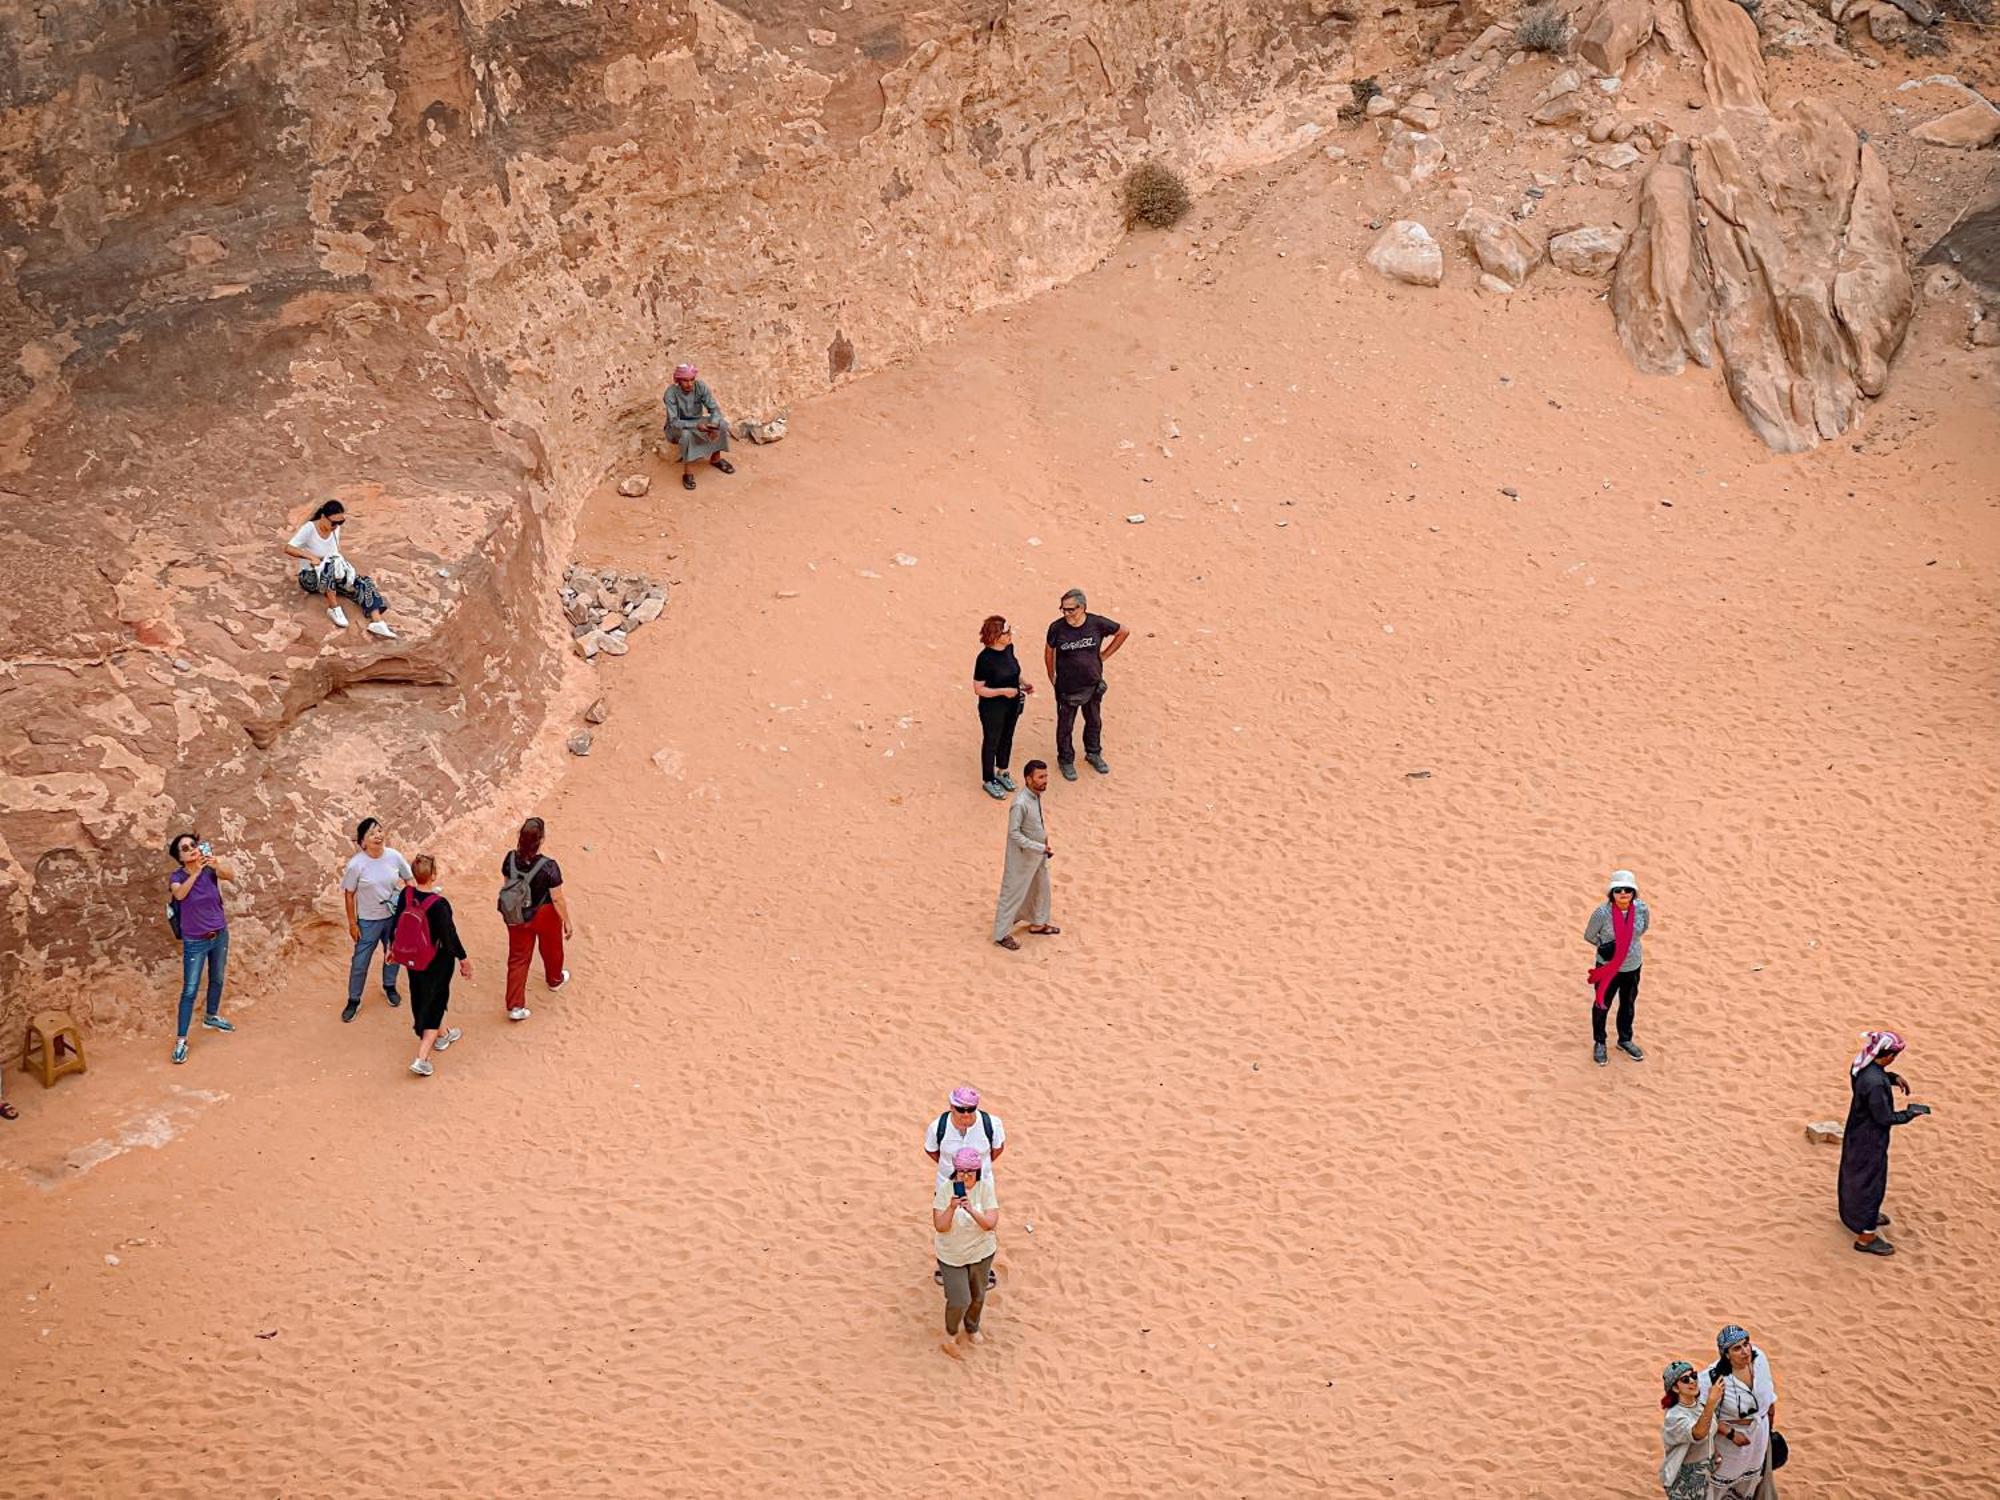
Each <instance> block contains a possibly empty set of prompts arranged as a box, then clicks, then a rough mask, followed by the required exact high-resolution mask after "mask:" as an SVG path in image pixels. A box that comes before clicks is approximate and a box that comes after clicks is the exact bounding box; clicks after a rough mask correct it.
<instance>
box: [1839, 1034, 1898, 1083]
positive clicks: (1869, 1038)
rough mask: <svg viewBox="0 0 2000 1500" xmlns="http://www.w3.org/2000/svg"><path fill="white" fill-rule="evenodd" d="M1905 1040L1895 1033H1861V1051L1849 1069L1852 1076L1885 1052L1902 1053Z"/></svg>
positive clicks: (1855, 1056)
mask: <svg viewBox="0 0 2000 1500" xmlns="http://www.w3.org/2000/svg"><path fill="white" fill-rule="evenodd" d="M1902 1050H1903V1039H1902V1038H1901V1037H1899V1036H1897V1035H1896V1033H1895V1032H1893V1031H1864V1032H1862V1033H1861V1050H1860V1051H1859V1052H1857V1053H1855V1054H1854V1064H1853V1066H1851V1067H1850V1068H1848V1070H1847V1071H1848V1072H1849V1073H1850V1074H1853V1073H1859V1072H1860V1071H1861V1070H1862V1069H1863V1068H1865V1067H1867V1066H1868V1065H1869V1064H1870V1063H1872V1062H1873V1061H1875V1059H1876V1058H1878V1057H1880V1056H1881V1055H1882V1054H1883V1053H1885V1052H1901V1051H1902Z"/></svg>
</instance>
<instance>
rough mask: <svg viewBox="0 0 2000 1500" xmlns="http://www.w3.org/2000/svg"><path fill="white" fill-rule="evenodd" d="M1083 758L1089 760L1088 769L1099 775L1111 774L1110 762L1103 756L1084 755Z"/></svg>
mask: <svg viewBox="0 0 2000 1500" xmlns="http://www.w3.org/2000/svg"><path fill="white" fill-rule="evenodd" d="M1084 759H1085V760H1087V761H1089V762H1090V769H1091V770H1093V771H1095V772H1096V773H1097V774H1098V775H1099V776H1109V775H1110V774H1111V762H1110V761H1108V760H1106V759H1105V758H1104V757H1103V756H1101V755H1086V756H1084Z"/></svg>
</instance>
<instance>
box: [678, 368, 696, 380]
mask: <svg viewBox="0 0 2000 1500" xmlns="http://www.w3.org/2000/svg"><path fill="white" fill-rule="evenodd" d="M700 373H701V372H700V371H699V370H697V369H696V368H695V367H694V366H693V365H685V364H683V365H675V366H674V379H676V380H692V379H694V378H695V376H697V375H699V374H700Z"/></svg>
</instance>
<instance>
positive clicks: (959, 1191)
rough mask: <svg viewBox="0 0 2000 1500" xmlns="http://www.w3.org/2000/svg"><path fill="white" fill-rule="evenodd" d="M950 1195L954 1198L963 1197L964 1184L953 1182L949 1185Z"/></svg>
mask: <svg viewBox="0 0 2000 1500" xmlns="http://www.w3.org/2000/svg"><path fill="white" fill-rule="evenodd" d="M951 1195H952V1197H954V1198H963V1197H964V1196H965V1184H964V1183H962V1182H954V1183H953V1184H952V1185H951Z"/></svg>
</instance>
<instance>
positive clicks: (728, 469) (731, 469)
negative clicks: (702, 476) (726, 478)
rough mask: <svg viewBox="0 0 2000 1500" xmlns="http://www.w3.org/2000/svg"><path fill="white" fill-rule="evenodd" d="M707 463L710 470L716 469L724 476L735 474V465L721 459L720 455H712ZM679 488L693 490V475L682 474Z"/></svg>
mask: <svg viewBox="0 0 2000 1500" xmlns="http://www.w3.org/2000/svg"><path fill="white" fill-rule="evenodd" d="M708 462H709V466H710V467H711V468H716V469H720V470H722V472H723V473H725V474H734V473H735V472H736V465H735V464H733V463H731V462H730V461H729V460H728V459H726V458H724V457H723V456H722V455H721V454H720V453H718V454H715V455H714V456H713V457H711V458H710V459H709V461H708ZM681 488H682V489H684V490H691V489H693V488H694V475H692V474H682V475H681Z"/></svg>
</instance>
